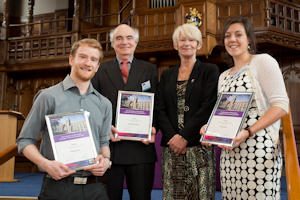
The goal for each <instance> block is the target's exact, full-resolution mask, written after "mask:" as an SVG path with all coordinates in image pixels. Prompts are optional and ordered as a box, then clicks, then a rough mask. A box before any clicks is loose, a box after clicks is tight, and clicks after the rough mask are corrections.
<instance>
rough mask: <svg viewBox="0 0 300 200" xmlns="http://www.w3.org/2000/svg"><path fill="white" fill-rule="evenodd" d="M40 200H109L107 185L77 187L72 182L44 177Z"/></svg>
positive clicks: (90, 184) (93, 184) (91, 184)
mask: <svg viewBox="0 0 300 200" xmlns="http://www.w3.org/2000/svg"><path fill="white" fill-rule="evenodd" d="M38 199H40V200H50V199H51V200H96V199H97V200H99V199H100V200H108V195H107V189H106V184H105V183H102V182H96V183H89V184H82V185H77V184H74V183H73V182H71V181H65V180H58V181H56V180H54V179H52V178H49V177H46V175H44V178H43V184H42V188H41V192H40V194H39V197H38Z"/></svg>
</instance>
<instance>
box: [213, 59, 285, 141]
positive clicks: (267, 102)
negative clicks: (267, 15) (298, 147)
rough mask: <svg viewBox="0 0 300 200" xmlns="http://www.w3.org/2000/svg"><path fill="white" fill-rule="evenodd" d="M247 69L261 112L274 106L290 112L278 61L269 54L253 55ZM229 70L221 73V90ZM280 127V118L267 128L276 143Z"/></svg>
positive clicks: (262, 113) (263, 112) (261, 113)
mask: <svg viewBox="0 0 300 200" xmlns="http://www.w3.org/2000/svg"><path fill="white" fill-rule="evenodd" d="M246 70H247V73H248V75H249V76H250V81H251V84H252V87H253V90H254V93H255V94H254V95H255V99H256V104H257V107H258V112H259V114H260V115H261V116H262V115H264V114H265V113H266V112H267V111H268V110H269V108H270V107H272V106H278V107H280V108H282V109H283V110H285V111H286V112H287V113H288V112H289V98H288V97H287V92H286V88H285V85H284V81H283V77H282V73H281V71H280V68H279V65H278V62H277V61H276V60H275V59H274V58H273V57H271V56H270V55H268V54H258V55H253V57H252V59H251V61H250V63H249V64H248V65H246ZM229 72H230V69H228V70H226V71H224V72H223V73H222V74H221V75H220V77H219V84H218V91H219V92H220V86H221V83H222V82H223V81H224V79H225V77H226V76H227V75H228V73H229ZM279 128H280V119H279V120H278V121H276V122H275V123H273V124H272V125H270V126H269V127H267V128H266V129H267V130H268V133H269V135H270V137H271V138H272V141H273V144H274V145H277V144H278V142H279Z"/></svg>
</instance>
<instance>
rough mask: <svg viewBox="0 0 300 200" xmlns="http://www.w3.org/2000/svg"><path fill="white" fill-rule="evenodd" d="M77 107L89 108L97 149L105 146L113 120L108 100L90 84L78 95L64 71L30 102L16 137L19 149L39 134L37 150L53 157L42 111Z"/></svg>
mask: <svg viewBox="0 0 300 200" xmlns="http://www.w3.org/2000/svg"><path fill="white" fill-rule="evenodd" d="M80 110H85V111H88V112H90V116H89V122H90V126H91V130H92V134H93V137H94V141H95V145H96V149H97V152H99V148H100V147H102V146H108V145H109V139H110V129H111V120H112V108H111V103H110V101H109V100H108V99H107V98H105V97H104V96H102V95H100V93H98V92H97V91H96V90H95V89H94V88H93V86H92V84H90V87H89V89H88V91H87V93H86V94H84V95H81V94H80V92H79V89H78V88H77V86H76V85H75V83H74V82H73V81H72V79H71V78H70V76H69V75H67V76H66V78H65V79H64V80H63V81H62V82H60V83H58V84H57V85H54V86H52V87H50V88H47V89H43V90H41V91H39V92H38V93H37V94H36V96H35V98H34V103H33V106H32V108H31V110H30V112H29V114H28V116H27V118H26V120H25V122H24V125H23V128H22V130H21V133H20V135H19V137H18V139H17V144H18V151H19V153H22V151H23V149H24V148H25V147H26V146H27V145H29V144H36V142H37V140H38V138H39V136H40V134H42V137H43V139H42V143H41V145H40V152H41V154H42V155H43V156H44V157H45V158H47V159H49V160H54V155H53V151H52V147H51V142H50V138H49V135H48V129H47V125H46V121H45V115H48V114H57V113H66V112H75V111H80Z"/></svg>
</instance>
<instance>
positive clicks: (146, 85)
mask: <svg viewBox="0 0 300 200" xmlns="http://www.w3.org/2000/svg"><path fill="white" fill-rule="evenodd" d="M150 88H151V84H150V80H148V81H146V82H144V83H142V91H143V92H146V91H147V90H150Z"/></svg>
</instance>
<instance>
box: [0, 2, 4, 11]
mask: <svg viewBox="0 0 300 200" xmlns="http://www.w3.org/2000/svg"><path fill="white" fill-rule="evenodd" d="M3 10H4V0H0V13H3Z"/></svg>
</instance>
